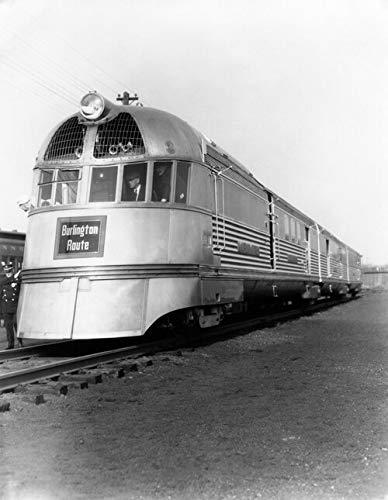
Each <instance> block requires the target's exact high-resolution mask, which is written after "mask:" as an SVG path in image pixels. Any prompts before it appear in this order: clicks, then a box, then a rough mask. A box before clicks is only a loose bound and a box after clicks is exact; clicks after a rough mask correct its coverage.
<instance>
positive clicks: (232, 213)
mask: <svg viewBox="0 0 388 500" xmlns="http://www.w3.org/2000/svg"><path fill="white" fill-rule="evenodd" d="M102 116H103V118H101V120H100V121H97V122H92V123H88V122H87V120H85V119H84V118H83V117H82V116H80V115H75V116H73V117H71V118H70V119H68V120H66V121H65V122H63V123H62V124H60V125H59V126H58V127H56V129H54V131H53V132H52V133H51V134H50V135H49V137H48V139H47V141H46V142H45V144H44V145H43V147H42V150H41V152H40V153H39V156H38V161H37V165H36V167H35V170H34V186H33V195H32V208H31V210H30V211H29V226H28V231H27V238H26V248H25V255H24V269H23V275H22V276H23V281H22V290H21V296H20V303H19V311H18V336H19V337H25V338H27V337H33V338H74V339H75V338H95V337H115V336H116V337H117V336H134V335H142V334H144V333H145V332H146V331H147V329H148V328H149V327H150V326H151V325H152V324H153V323H154V322H155V321H156V320H158V319H159V318H162V317H163V316H165V315H166V314H169V313H173V312H176V311H182V310H183V311H186V313H187V315H188V316H187V317H189V316H190V315H193V314H194V315H197V317H198V318H199V322H200V324H201V326H211V325H212V324H216V323H217V322H219V321H220V320H221V319H222V315H223V314H224V313H226V312H228V311H231V310H232V309H233V307H234V305H238V304H239V305H241V306H245V305H247V304H249V305H250V306H253V307H254V306H255V304H256V305H257V304H260V303H261V302H263V301H266V300H268V299H274V300H288V299H293V298H300V299H302V298H304V299H314V298H318V297H319V296H321V295H322V294H335V293H337V294H341V293H346V292H349V291H350V292H354V293H356V292H357V291H358V290H359V288H360V286H361V282H360V256H359V254H358V253H357V252H355V251H354V250H352V249H350V248H349V247H348V246H346V245H344V244H343V243H341V242H340V241H339V240H338V239H337V238H336V237H334V236H333V235H331V234H330V233H329V232H328V231H326V230H325V229H324V228H322V227H321V226H319V225H318V224H317V223H316V222H315V221H313V220H312V219H310V218H309V217H307V216H306V215H304V214H302V213H301V212H299V211H298V210H297V209H295V208H294V207H292V206H291V205H290V204H288V203H287V202H286V201H285V200H282V199H281V198H279V197H278V196H277V195H276V194H275V193H273V192H271V191H270V190H268V189H267V188H265V187H264V186H263V185H261V184H260V183H259V182H258V181H257V180H255V179H254V178H253V177H252V176H251V174H250V173H249V171H248V170H247V169H246V168H245V167H243V166H242V165H241V164H240V163H239V162H237V161H236V160H234V159H233V158H231V157H230V156H228V155H227V154H226V153H225V152H224V151H223V150H222V149H221V148H219V147H217V146H216V145H215V144H214V143H213V142H211V141H209V140H208V139H207V138H205V137H204V136H203V135H201V134H200V133H199V132H197V131H196V130H195V129H193V128H192V127H190V126H189V125H188V124H187V123H186V122H184V121H182V120H180V119H179V118H177V117H174V116H173V115H170V114H168V113H164V112H162V111H158V110H152V109H146V108H135V107H129V106H124V107H119V106H113V105H111V106H110V108H109V110H108V111H107V112H106V114H105V115H104V114H103V115H102ZM163 177H164V178H165V179H168V180H167V181H166V182H164V181H162V180H163ZM162 192H163V193H164V194H161V193H162ZM190 317H191V316H190Z"/></svg>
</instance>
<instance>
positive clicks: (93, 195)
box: [89, 167, 117, 202]
mask: <svg viewBox="0 0 388 500" xmlns="http://www.w3.org/2000/svg"><path fill="white" fill-rule="evenodd" d="M116 182H117V167H98V168H97V167H95V168H93V173H92V182H91V185H90V196H89V201H90V202H93V201H94V202H96V201H115V196H116Z"/></svg>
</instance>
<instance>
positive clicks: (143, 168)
mask: <svg viewBox="0 0 388 500" xmlns="http://www.w3.org/2000/svg"><path fill="white" fill-rule="evenodd" d="M146 179H147V164H146V163H132V164H131V165H125V167H124V174H123V189H122V192H121V201H144V200H145V192H146Z"/></svg>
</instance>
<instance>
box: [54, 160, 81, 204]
mask: <svg viewBox="0 0 388 500" xmlns="http://www.w3.org/2000/svg"><path fill="white" fill-rule="evenodd" d="M79 178H80V171H79V170H78V169H77V170H58V174H57V182H56V189H55V204H56V205H68V204H70V203H76V201H77V191H78V181H79Z"/></svg>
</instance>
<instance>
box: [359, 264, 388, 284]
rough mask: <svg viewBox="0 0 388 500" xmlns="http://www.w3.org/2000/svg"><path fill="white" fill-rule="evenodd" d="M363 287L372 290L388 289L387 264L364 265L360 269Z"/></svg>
mask: <svg viewBox="0 0 388 500" xmlns="http://www.w3.org/2000/svg"><path fill="white" fill-rule="evenodd" d="M362 282H363V287H364V288H368V289H371V290H372V289H373V290H377V289H379V290H388V265H386V266H380V267H379V266H375V267H365V268H364V269H363V271H362Z"/></svg>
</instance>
